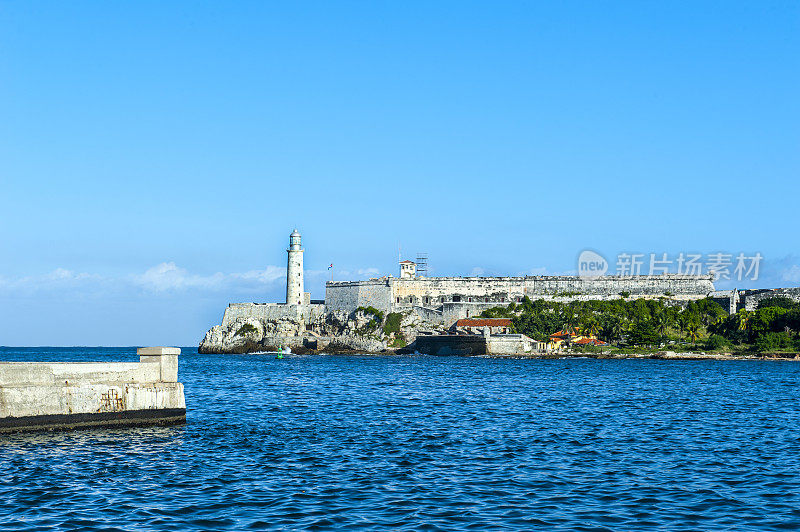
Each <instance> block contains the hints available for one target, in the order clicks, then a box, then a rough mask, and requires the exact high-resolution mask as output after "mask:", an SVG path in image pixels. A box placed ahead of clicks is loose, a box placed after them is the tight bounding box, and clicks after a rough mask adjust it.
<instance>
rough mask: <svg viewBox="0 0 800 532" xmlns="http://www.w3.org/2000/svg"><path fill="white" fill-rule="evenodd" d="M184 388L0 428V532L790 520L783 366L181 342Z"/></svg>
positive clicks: (793, 432) (797, 374)
mask: <svg viewBox="0 0 800 532" xmlns="http://www.w3.org/2000/svg"><path fill="white" fill-rule="evenodd" d="M0 360H45V361H52V360H76V361H78V360H79V361H89V360H100V361H102V360H108V361H135V360H138V358H137V357H136V354H135V349H134V348H60V349H56V348H0ZM179 380H180V381H181V382H183V383H184V385H185V389H186V403H187V423H186V425H185V426H177V427H151V428H130V429H114V430H106V429H103V430H100V429H90V430H81V431H74V432H61V433H36V434H13V435H0V528H5V529H8V530H45V529H52V528H65V529H83V530H109V529H118V530H186V529H203V530H223V529H239V530H244V529H261V528H276V529H301V528H302V529H305V528H312V529H334V528H351V529H375V528H388V527H398V528H403V529H427V530H437V529H442V530H468V529H472V530H485V529H498V528H505V529H532V528H546V529H554V530H652V529H654V528H659V527H660V528H662V529H667V530H700V529H705V530H709V529H737V530H745V529H750V530H767V529H798V528H800V458H798V457H799V456H800V432H798V427H799V423H798V422H799V421H800V415H799V414H798V411H799V410H800V391H798V381H799V380H800V364H798V363H794V362H789V361H660V360H589V359H582V360H501V359H486V358H460V357H447V358H436V357H428V356H294V355H288V356H286V357H285V358H283V359H282V360H277V359H276V358H275V355H198V354H197V353H196V351H195V350H194V349H186V348H185V349H184V350H183V354H182V355H181V357H180V369H179Z"/></svg>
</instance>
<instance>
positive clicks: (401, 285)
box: [391, 277, 525, 306]
mask: <svg viewBox="0 0 800 532" xmlns="http://www.w3.org/2000/svg"><path fill="white" fill-rule="evenodd" d="M524 283H525V278H524V277H431V278H427V279H392V280H391V285H392V305H393V306H411V305H427V306H439V305H441V304H442V303H444V302H449V301H453V300H454V299H456V300H460V301H461V302H465V303H469V302H474V303H478V302H479V301H478V299H480V300H481V302H494V303H509V302H511V301H514V300H515V298H517V297H519V298H522V297H523V296H524V286H525V284H524ZM398 298H399V301H398ZM470 299H472V301H470Z"/></svg>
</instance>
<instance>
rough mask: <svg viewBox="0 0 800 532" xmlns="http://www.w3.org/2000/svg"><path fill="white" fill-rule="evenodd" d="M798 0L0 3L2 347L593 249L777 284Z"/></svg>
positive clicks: (159, 324) (798, 144) (99, 336)
mask: <svg viewBox="0 0 800 532" xmlns="http://www.w3.org/2000/svg"><path fill="white" fill-rule="evenodd" d="M797 94H800V4H798V3H797V2H789V1H787V2H731V1H725V2H608V3H606V2H547V3H546V2H538V3H535V2H482V3H479V2H463V1H459V2H419V3H415V2H411V3H409V2H394V3H391V2H307V3H289V2H286V3H281V4H279V3H271V2H235V3H231V2H216V3H215V2H169V3H167V2H127V3H122V2H113V3H110V2H0V193H2V200H3V201H2V208H1V209H0V254H1V255H0V257H1V258H2V261H1V262H0V344H5V345H101V344H103V345H142V344H167V345H175V344H179V345H195V344H197V343H198V342H199V340H200V339H201V338H202V336H203V334H204V332H205V330H206V329H207V328H208V327H210V326H211V325H213V324H215V323H218V322H219V320H220V319H221V316H222V312H223V309H224V306H225V305H226V304H227V302H232V301H280V300H281V299H282V297H283V291H284V287H283V277H282V275H283V268H285V260H286V256H285V255H286V252H285V249H286V245H287V240H288V234H289V232H290V231H291V230H292V228H293V227H295V226H297V227H298V228H299V229H300V230H301V232H302V233H303V240H304V247H305V248H306V254H305V260H306V268H307V270H309V271H308V272H307V286H308V288H309V289H310V290H311V292H312V296H313V297H315V298H321V297H323V296H324V280H325V279H326V276H327V272H326V267H327V265H328V264H329V263H334V265H335V267H334V277H335V278H337V279H348V278H357V277H367V276H371V275H374V274H376V273H379V274H388V273H393V274H396V270H397V267H396V263H397V256H398V246H401V247H402V250H403V252H404V253H405V255H406V256H412V255H413V254H415V253H416V252H427V253H428V254H429V255H430V263H431V265H432V268H433V273H434V274H436V275H462V274H470V273H472V272H475V273H483V274H485V275H507V274H520V273H543V272H546V273H556V272H569V271H572V270H574V269H575V263H576V258H577V255H578V253H580V251H582V250H584V249H587V248H588V249H593V250H596V251H598V252H600V253H601V254H603V255H604V256H606V257H607V258H609V260H610V261H611V262H613V261H614V257H615V256H616V255H617V254H618V253H620V252H628V253H644V254H648V253H651V252H652V253H659V254H660V253H662V252H666V253H669V254H670V255H677V254H678V253H680V252H685V253H689V252H695V253H703V254H709V253H713V252H720V251H721V252H726V253H731V254H736V253H739V252H744V253H748V254H754V253H755V252H759V253H761V254H762V255H763V256H764V263H763V265H762V275H761V279H759V280H758V282H755V283H725V282H722V283H718V285H719V286H720V287H727V286H733V285H736V286H745V285H748V286H797V285H798V284H800V250H798V237H797V220H798V216H797V213H796V207H795V205H796V204H797V197H798V193H800V181H799V180H798V176H800V149H799V148H800V100H798V98H797Z"/></svg>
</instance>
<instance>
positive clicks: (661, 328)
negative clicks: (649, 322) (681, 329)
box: [655, 312, 671, 337]
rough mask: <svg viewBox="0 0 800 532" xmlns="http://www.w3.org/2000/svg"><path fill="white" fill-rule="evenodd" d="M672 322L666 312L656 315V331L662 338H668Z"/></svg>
mask: <svg viewBox="0 0 800 532" xmlns="http://www.w3.org/2000/svg"><path fill="white" fill-rule="evenodd" d="M670 321H671V320H670V318H669V315H668V314H667V313H666V312H659V313H658V314H656V316H655V325H656V330H657V331H658V334H660V335H661V336H662V337H665V336H667V329H669V325H670Z"/></svg>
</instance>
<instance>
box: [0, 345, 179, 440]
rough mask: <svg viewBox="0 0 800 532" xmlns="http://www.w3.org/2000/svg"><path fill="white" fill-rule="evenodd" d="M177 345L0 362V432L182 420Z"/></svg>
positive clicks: (147, 423)
mask: <svg viewBox="0 0 800 532" xmlns="http://www.w3.org/2000/svg"><path fill="white" fill-rule="evenodd" d="M179 353H180V349H178V348H167V347H149V348H141V349H139V350H138V354H139V362H130V363H128V362H118V363H100V362H97V363H95V362H0V432H9V431H20V430H36V429H63V428H78V427H88V426H115V425H149V424H172V423H181V422H184V421H185V420H186V400H185V398H184V393H183V384H181V383H180V382H178V355H179Z"/></svg>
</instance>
